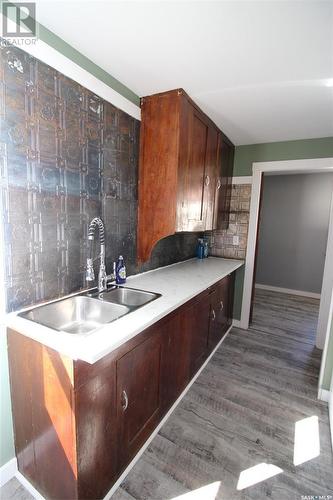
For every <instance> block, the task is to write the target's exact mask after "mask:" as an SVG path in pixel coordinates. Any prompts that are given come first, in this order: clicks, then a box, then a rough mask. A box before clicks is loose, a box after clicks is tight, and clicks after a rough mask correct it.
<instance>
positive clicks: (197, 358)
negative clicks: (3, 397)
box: [8, 275, 233, 500]
mask: <svg viewBox="0 0 333 500" xmlns="http://www.w3.org/2000/svg"><path fill="white" fill-rule="evenodd" d="M232 302H233V275H231V276H227V277H225V278H224V279H223V280H221V281H219V282H217V283H216V284H215V285H213V286H211V287H210V288H208V289H207V290H205V291H204V292H202V293H200V294H199V295H198V296H196V297H194V298H193V299H191V300H190V301H188V302H187V303H185V304H183V305H182V306H180V307H179V308H178V309H176V310H174V311H173V312H171V313H170V314H168V315H167V316H165V317H164V318H162V319H161V320H159V321H157V322H156V323H155V324H153V325H152V326H150V327H149V328H147V329H146V330H144V331H143V332H141V333H140V334H138V335H136V336H135V337H133V339H131V340H129V341H128V342H126V343H125V344H123V345H122V346H120V347H119V348H117V349H116V350H114V351H112V352H111V353H110V354H108V355H106V356H104V357H103V358H101V359H100V360H99V361H97V362H96V363H94V364H89V363H86V362H84V361H81V360H72V359H70V358H68V357H66V356H64V355H61V354H60V353H58V352H56V351H54V350H53V349H51V348H49V347H46V346H44V345H42V344H40V343H39V342H36V341H34V340H32V339H31V338H28V337H25V336H24V335H21V334H19V333H17V332H15V331H12V330H9V331H8V354H9V367H10V381H11V395H12V407H13V421H14V433H15V448H16V455H17V460H18V468H19V471H20V472H21V473H22V474H23V475H24V476H25V477H26V478H27V479H28V480H29V481H30V482H31V483H32V484H33V485H34V486H35V488H37V490H38V491H40V493H41V494H42V495H43V496H45V497H46V498H48V499H59V498H61V499H64V500H65V499H68V500H83V499H91V498H94V499H101V498H104V496H105V495H106V493H107V492H108V491H109V490H110V488H111V487H112V485H113V484H114V483H115V481H116V480H117V478H118V477H119V476H120V475H121V473H122V472H123V470H124V469H125V468H126V466H127V465H128V463H129V462H130V461H131V460H132V459H133V458H134V457H135V455H136V453H137V452H138V451H139V449H140V448H141V447H142V446H143V445H144V443H145V441H146V440H147V439H148V438H149V436H150V435H151V433H152V432H153V430H154V429H155V428H156V426H157V425H158V424H159V422H160V421H161V419H162V418H163V416H164V415H165V414H166V412H167V411H168V410H169V408H170V407H171V406H172V405H173V404H174V402H175V401H176V400H177V398H178V397H179V396H180V394H181V393H182V392H183V390H184V389H185V388H186V386H187V385H188V383H189V382H190V380H191V379H192V378H193V376H194V375H195V373H196V372H197V371H198V370H199V369H200V367H201V366H202V364H203V363H204V362H205V360H206V359H207V357H208V356H209V354H210V353H211V351H212V350H213V349H214V347H215V346H216V344H217V343H218V342H219V341H220V340H221V339H222V337H223V336H224V335H225V333H226V331H227V329H228V327H229V325H230V324H231V317H232ZM221 304H223V307H222V305H221ZM213 311H214V312H215V317H214V319H213V315H212V313H213Z"/></svg>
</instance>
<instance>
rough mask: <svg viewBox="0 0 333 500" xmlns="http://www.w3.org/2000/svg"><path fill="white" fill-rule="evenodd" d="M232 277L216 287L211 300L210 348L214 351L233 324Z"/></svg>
mask: <svg viewBox="0 0 333 500" xmlns="http://www.w3.org/2000/svg"><path fill="white" fill-rule="evenodd" d="M231 281H232V277H231V276H226V277H225V278H223V280H222V281H220V282H219V283H218V285H217V286H216V289H215V292H214V294H212V296H211V297H212V300H211V313H210V325H209V348H210V350H212V349H213V348H214V347H215V346H216V344H217V343H218V342H219V341H220V340H221V339H222V337H223V336H224V334H225V333H226V331H227V330H228V328H229V326H230V324H231V317H230V296H231V288H232V287H231Z"/></svg>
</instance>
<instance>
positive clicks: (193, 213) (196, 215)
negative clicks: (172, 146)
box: [183, 104, 209, 231]
mask: <svg viewBox="0 0 333 500" xmlns="http://www.w3.org/2000/svg"><path fill="white" fill-rule="evenodd" d="M189 106H190V110H191V111H190V113H189V141H188V164H187V168H186V172H185V186H184V193H183V203H184V205H185V206H186V214H187V217H186V220H184V222H183V224H184V226H183V231H203V230H205V227H206V196H207V187H208V182H209V181H208V177H206V171H205V167H206V148H207V136H208V124H207V123H206V121H205V119H204V117H203V116H202V114H201V113H200V112H199V111H198V110H197V109H196V108H194V107H193V106H191V105H190V104H189Z"/></svg>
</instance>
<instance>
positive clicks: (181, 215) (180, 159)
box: [138, 89, 233, 262]
mask: <svg viewBox="0 0 333 500" xmlns="http://www.w3.org/2000/svg"><path fill="white" fill-rule="evenodd" d="M222 144H224V145H225V147H227V148H229V149H230V150H232V149H233V144H232V143H231V142H230V141H229V139H228V138H227V137H226V136H225V135H224V134H223V133H222V132H221V131H220V130H219V129H218V128H217V127H216V126H215V124H214V123H213V122H212V121H211V120H210V119H209V118H208V117H207V116H206V115H205V114H204V113H203V112H202V111H201V110H200V108H198V106H197V105H196V104H195V103H194V102H193V101H192V100H191V99H190V97H189V96H188V95H187V94H186V93H185V92H184V90H182V89H176V90H172V91H169V92H164V93H161V94H155V95H152V96H148V97H144V98H142V99H141V130H140V161H139V204H138V260H139V261H140V262H144V261H146V260H147V259H148V258H149V256H150V254H151V251H152V249H153V247H154V245H155V244H156V243H157V241H159V240H160V239H162V238H164V237H166V236H169V235H172V234H174V233H175V232H181V231H205V230H211V229H213V228H216V227H217V225H218V213H219V211H220V212H221V214H222V216H223V217H224V220H226V213H227V212H226V211H227V209H228V203H227V200H224V201H223V200H220V198H221V196H227V189H222V187H223V186H227V185H228V182H229V181H228V179H229V177H228V176H230V171H229V170H228V168H229V167H230V158H231V156H230V155H229V157H228V161H227V162H226V161H222V160H223V158H224V156H223V154H222V153H224V150H223V148H222ZM227 165H228V168H227ZM231 166H232V165H231ZM221 224H222V223H221ZM222 225H223V224H222Z"/></svg>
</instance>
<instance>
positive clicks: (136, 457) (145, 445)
mask: <svg viewBox="0 0 333 500" xmlns="http://www.w3.org/2000/svg"><path fill="white" fill-rule="evenodd" d="M231 328H232V325H231V326H230V328H229V329H228V331H227V333H226V334H225V335H224V337H223V339H222V340H220V342H219V343H218V344H217V346H216V347H215V348H214V350H213V351H212V352H211V354H210V355H209V357H208V358H207V359H206V361H205V362H204V364H203V365H202V367H201V368H200V369H199V370H198V371H197V373H196V374H195V375H194V377H193V378H192V380H191V381H190V383H189V384H188V385H187V386H186V387H185V389H184V390H183V392H182V393H181V395H180V396H179V398H178V399H177V400H176V401H175V402H174V404H173V405H172V406H171V408H170V410H169V411H168V413H167V414H166V415H165V416H164V417H163V419H162V420H161V422H160V423H159V424H158V426H157V427H156V429H155V430H154V432H153V433H152V434H151V436H150V437H149V438H148V439H147V441H146V442H145V444H144V445H143V446H142V448H141V449H140V450H139V451H138V453H137V454H136V455H135V457H134V458H133V460H132V462H131V463H130V464H129V465H128V466H127V468H126V469H125V470H124V472H123V473H122V475H121V476H120V477H119V478H118V479H117V481H116V482H115V484H114V485H113V486H112V488H111V489H110V491H109V492H108V493H107V494H106V495H105V497H104V499H103V500H109V499H110V498H111V497H112V495H113V493H114V492H115V491H116V490H117V489H118V488H119V486H120V485H121V483H122V482H123V481H124V479H125V477H126V476H127V474H128V473H129V472H130V470H131V469H132V468H133V467H134V465H135V464H136V462H137V461H138V460H139V458H140V457H141V455H142V454H143V453H144V452H145V451H146V449H147V448H148V446H149V445H150V443H151V442H152V440H153V439H154V437H155V436H156V435H157V434H158V432H159V430H160V428H161V427H162V426H163V425H164V424H165V422H166V421H167V420H168V418H169V417H170V415H171V413H172V412H173V411H174V410H175V408H176V407H177V406H178V404H179V403H180V401H181V400H182V399H183V397H184V396H185V394H186V393H187V391H188V390H189V389H190V388H191V386H192V385H193V383H194V382H195V381H196V379H197V378H198V376H199V375H200V373H201V372H202V370H203V369H204V368H205V366H206V365H207V363H208V362H209V361H210V359H211V358H212V356H213V355H214V354H215V351H216V350H217V349H218V348H219V347H220V345H221V344H222V342H223V341H224V340H225V339H226V337H227V335H228V334H229V332H230V330H231Z"/></svg>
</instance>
